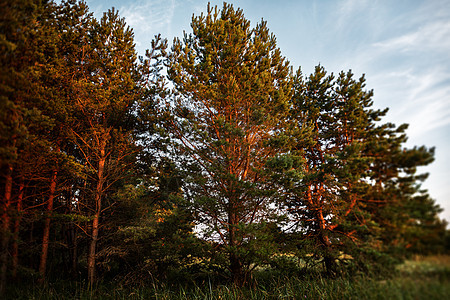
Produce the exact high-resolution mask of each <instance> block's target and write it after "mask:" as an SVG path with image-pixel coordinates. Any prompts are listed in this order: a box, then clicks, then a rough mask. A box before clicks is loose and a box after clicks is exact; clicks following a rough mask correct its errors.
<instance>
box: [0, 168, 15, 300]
mask: <svg viewBox="0 0 450 300" xmlns="http://www.w3.org/2000/svg"><path fill="white" fill-rule="evenodd" d="M12 172H13V167H12V165H8V166H7V171H6V176H5V179H6V180H5V195H4V199H3V203H2V206H3V207H2V208H3V211H2V248H1V256H0V262H1V269H0V295H2V294H4V292H5V289H6V271H7V268H8V244H9V236H10V232H9V226H10V224H9V223H10V216H9V207H10V206H11V193H12V181H13V180H12Z"/></svg>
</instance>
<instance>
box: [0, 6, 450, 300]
mask: <svg viewBox="0 0 450 300" xmlns="http://www.w3.org/2000/svg"><path fill="white" fill-rule="evenodd" d="M0 14H1V15H0V50H1V51H0V65H1V72H0V80H1V82H0V141H1V143H0V168H1V169H0V170H1V178H0V194H1V212H0V213H1V215H2V218H1V222H2V226H1V237H0V238H1V254H0V264H1V266H0V292H3V291H4V289H5V288H6V286H7V283H8V282H11V281H12V280H15V279H16V278H20V279H24V280H31V279H37V280H39V281H41V282H43V281H46V280H51V279H52V278H54V277H55V276H63V277H67V278H75V279H77V280H80V279H81V277H83V278H87V280H88V282H89V283H90V284H94V283H95V282H96V281H97V280H98V279H100V278H112V277H114V278H117V279H118V280H121V281H122V282H133V281H134V280H138V281H139V280H146V279H147V280H148V279H149V277H148V274H151V277H152V280H153V278H154V277H158V278H166V279H167V278H171V276H175V275H174V274H178V275H176V276H182V277H183V278H187V277H189V276H193V277H195V276H212V275H215V276H217V277H219V278H226V279H230V280H231V281H232V282H234V283H236V284H238V285H240V284H244V283H246V282H249V281H250V280H251V276H252V272H254V270H256V269H273V268H278V269H281V270H284V269H283V268H286V263H283V257H284V258H285V257H296V258H297V259H298V260H297V261H300V260H301V261H303V262H304V264H302V265H300V264H297V265H296V268H298V269H301V268H303V270H307V269H308V268H313V266H315V265H317V264H323V266H324V268H325V270H326V273H327V274H328V275H329V276H338V275H339V274H343V273H348V272H352V271H355V270H362V269H364V270H368V269H371V270H377V269H381V268H380V266H383V265H385V263H386V261H388V260H392V258H396V259H398V258H402V257H405V256H406V255H408V254H411V253H437V252H444V251H446V245H445V239H444V237H445V236H448V234H447V233H446V223H445V222H444V221H443V220H440V219H439V217H438V213H439V212H440V208H439V206H438V205H436V203H435V202H434V200H433V199H431V197H430V196H429V194H428V193H427V191H425V190H422V189H421V186H420V185H421V182H423V181H424V180H425V179H426V177H427V175H426V174H419V173H418V167H420V166H425V165H428V164H430V163H431V162H432V161H433V157H434V148H428V147H425V146H420V147H413V148H405V146H404V143H405V142H406V139H407V135H406V133H405V130H406V128H407V125H405V124H403V125H400V126H396V125H394V124H391V123H383V121H382V118H383V117H384V116H385V114H386V113H387V109H386V110H377V109H374V108H373V107H372V105H373V100H372V96H373V92H372V91H371V90H366V83H365V78H364V76H361V77H360V78H359V79H356V78H355V75H354V74H353V73H352V72H351V71H347V72H340V73H338V74H337V75H335V74H333V73H329V72H327V71H326V69H325V67H323V66H317V67H316V69H315V71H314V73H313V74H311V75H309V76H304V75H303V74H302V72H301V70H300V69H299V70H298V71H297V72H296V73H295V74H294V72H293V70H292V66H291V65H290V63H289V61H288V60H287V58H285V57H284V56H283V55H282V52H281V50H280V49H279V48H278V46H277V43H276V38H275V36H274V34H272V33H271V32H270V30H269V29H268V27H267V23H266V22H265V21H261V22H260V23H258V24H256V25H255V26H252V25H251V24H250V21H249V20H248V19H246V18H245V16H244V12H243V11H242V10H241V9H235V8H234V7H233V6H232V5H229V4H226V3H224V4H223V7H222V8H219V7H211V6H210V5H208V7H207V8H206V13H204V14H200V15H199V16H193V18H192V22H191V29H192V32H191V33H186V34H185V35H184V36H183V37H182V38H177V39H175V40H174V42H173V44H172V45H169V43H168V42H167V40H165V39H164V38H163V37H161V36H160V35H158V36H155V39H154V40H153V42H152V45H149V46H150V49H149V50H147V53H146V55H145V56H144V57H138V56H137V53H136V50H135V46H134V45H135V40H134V34H133V30H132V29H131V28H129V27H128V26H127V25H126V23H125V20H124V19H123V18H121V17H120V15H119V12H117V11H116V10H115V9H114V8H112V9H111V10H109V11H108V12H106V13H104V15H103V17H102V18H101V19H99V20H97V19H96V18H94V17H93V15H92V14H91V13H90V12H89V9H88V7H87V5H86V4H85V3H84V2H80V1H76V0H68V1H62V2H61V3H56V2H54V1H39V0H20V1H4V3H2V4H0ZM180 274H181V275H180ZM193 277H191V278H193Z"/></svg>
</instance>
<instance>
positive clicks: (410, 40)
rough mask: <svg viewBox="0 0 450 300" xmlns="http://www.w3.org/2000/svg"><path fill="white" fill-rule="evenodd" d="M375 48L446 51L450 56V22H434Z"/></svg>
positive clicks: (404, 50) (383, 42)
mask: <svg viewBox="0 0 450 300" xmlns="http://www.w3.org/2000/svg"><path fill="white" fill-rule="evenodd" d="M374 47H379V48H380V49H381V50H384V51H402V52H410V51H418V52H423V51H432V52H438V51H439V52H441V51H442V52H444V51H445V52H447V53H449V54H448V55H450V52H449V51H450V20H438V21H432V22H430V23H427V24H425V25H424V26H423V27H420V28H418V29H417V30H414V31H412V32H408V33H406V34H403V35H400V36H397V37H394V38H391V39H388V40H385V41H381V42H377V43H375V44H374Z"/></svg>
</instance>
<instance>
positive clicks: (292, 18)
mask: <svg viewBox="0 0 450 300" xmlns="http://www.w3.org/2000/svg"><path fill="white" fill-rule="evenodd" d="M86 2H87V4H88V6H89V8H90V11H91V12H93V13H94V16H95V17H97V18H100V17H101V16H102V13H103V12H105V11H107V10H108V9H110V8H111V7H115V8H116V9H118V11H119V15H120V16H121V17H124V18H125V20H126V22H127V24H128V25H129V26H130V27H131V28H133V31H134V33H135V43H136V49H137V51H138V53H139V55H143V54H144V53H145V49H148V48H150V45H151V44H150V43H151V40H152V38H153V37H154V36H155V35H157V34H159V33H160V34H161V35H162V37H163V38H167V39H168V40H169V45H170V43H171V42H172V40H173V38H174V37H182V36H183V32H184V31H186V32H187V33H190V32H191V28H190V22H191V19H192V16H193V14H194V15H196V16H197V15H200V13H202V12H203V13H205V12H206V8H207V3H208V0H122V1H120V0H109V1H107V0H87V1H86ZM210 2H211V6H212V7H213V6H214V5H217V6H218V7H219V8H222V6H223V2H222V1H210ZM227 3H229V4H233V6H234V7H235V8H241V9H242V10H243V12H244V15H245V17H246V18H247V19H249V20H250V21H251V26H252V27H254V26H255V25H256V24H257V23H258V22H260V21H261V20H262V19H263V20H265V21H267V26H268V27H269V29H270V31H271V32H273V33H274V34H275V36H276V38H277V44H278V47H279V48H280V49H281V52H282V54H283V55H284V56H286V58H287V59H288V60H289V61H290V62H291V65H292V66H293V67H294V70H297V69H298V68H299V67H301V69H302V71H303V74H306V75H308V74H310V73H312V72H313V71H314V67H315V66H316V65H318V64H321V65H322V66H324V67H325V69H326V70H327V71H328V72H333V73H335V74H336V73H339V72H340V71H342V70H343V71H348V70H349V69H351V70H352V71H353V73H354V74H355V77H357V78H358V77H360V76H361V75H362V74H365V76H366V84H367V85H366V88H367V89H373V90H374V97H373V100H374V107H375V108H385V107H389V112H388V115H387V116H386V117H385V118H384V119H383V121H384V122H393V123H395V124H396V125H400V124H403V123H408V124H409V129H408V131H407V134H408V137H409V139H408V142H407V143H406V146H407V147H414V146H421V145H426V146H427V147H436V152H435V161H434V163H433V164H431V165H430V166H427V167H422V168H420V169H419V172H428V173H430V176H429V178H428V179H427V180H426V182H425V183H424V184H423V185H422V187H423V188H424V189H427V190H428V191H429V193H430V195H431V197H432V198H433V199H435V200H436V202H437V203H438V204H439V205H440V206H441V207H442V208H443V209H444V211H443V212H442V213H441V215H440V216H441V217H443V218H445V219H446V220H447V221H448V222H450V0H422V1H414V0H395V1H392V0H322V1H319V0H316V1H314V0H297V1H296V0H247V1H243V0H242V1H239V0H236V1H233V0H229V1H227Z"/></svg>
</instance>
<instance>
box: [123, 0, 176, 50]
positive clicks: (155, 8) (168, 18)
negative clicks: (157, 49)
mask: <svg viewBox="0 0 450 300" xmlns="http://www.w3.org/2000/svg"><path fill="white" fill-rule="evenodd" d="M175 7H176V2H175V0H142V1H135V2H130V3H127V5H126V6H125V5H124V6H122V7H120V8H119V11H120V15H121V16H123V17H124V18H125V20H126V22H127V24H128V25H129V26H130V27H132V28H133V31H134V33H135V36H136V39H135V40H136V46H137V48H138V50H142V49H140V48H141V47H142V46H143V47H144V48H145V47H148V45H149V41H150V40H151V39H152V38H153V36H154V35H155V34H158V33H162V34H163V35H164V36H170V35H171V27H172V22H173V16H174V11H175ZM144 43H145V44H144Z"/></svg>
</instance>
